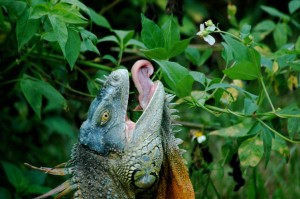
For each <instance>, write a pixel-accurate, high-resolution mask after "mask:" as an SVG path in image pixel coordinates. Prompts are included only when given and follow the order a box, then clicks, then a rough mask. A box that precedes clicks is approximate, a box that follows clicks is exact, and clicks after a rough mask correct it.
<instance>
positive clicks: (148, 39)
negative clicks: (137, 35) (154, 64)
mask: <svg viewBox="0 0 300 199" xmlns="http://www.w3.org/2000/svg"><path fill="white" fill-rule="evenodd" d="M141 16H142V31H141V37H142V40H143V42H144V44H145V46H146V47H147V48H149V49H152V48H160V47H164V37H163V33H162V31H161V29H160V27H159V26H158V25H156V24H155V23H154V22H153V21H151V20H149V19H148V18H146V17H145V16H144V15H141Z"/></svg>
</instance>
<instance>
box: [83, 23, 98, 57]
mask: <svg viewBox="0 0 300 199" xmlns="http://www.w3.org/2000/svg"><path fill="white" fill-rule="evenodd" d="M80 35H81V38H82V43H81V50H82V51H92V52H94V53H97V54H98V55H100V52H99V50H98V48H97V46H96V44H97V37H96V35H94V34H93V33H91V32H90V31H87V30H85V29H81V30H80Z"/></svg>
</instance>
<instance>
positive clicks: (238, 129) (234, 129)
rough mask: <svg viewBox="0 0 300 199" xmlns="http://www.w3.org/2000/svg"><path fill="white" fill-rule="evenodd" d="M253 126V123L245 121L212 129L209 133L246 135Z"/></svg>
mask: <svg viewBox="0 0 300 199" xmlns="http://www.w3.org/2000/svg"><path fill="white" fill-rule="evenodd" d="M251 127H252V124H250V123H244V122H243V123H239V124H236V125H233V126H230V127H227V128H222V129H218V130H215V131H211V132H210V133H209V134H208V135H217V136H222V137H244V136H246V135H247V133H248V132H249V130H250V128H251Z"/></svg>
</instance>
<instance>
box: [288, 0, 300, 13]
mask: <svg viewBox="0 0 300 199" xmlns="http://www.w3.org/2000/svg"><path fill="white" fill-rule="evenodd" d="M299 8H300V1H299V0H293V1H290V2H289V12H290V14H293V13H294V12H295V11H296V10H298V9H299Z"/></svg>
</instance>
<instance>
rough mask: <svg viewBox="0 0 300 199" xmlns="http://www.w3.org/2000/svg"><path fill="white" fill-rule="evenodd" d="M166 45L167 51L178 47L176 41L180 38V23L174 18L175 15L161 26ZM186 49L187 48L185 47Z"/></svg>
mask: <svg viewBox="0 0 300 199" xmlns="http://www.w3.org/2000/svg"><path fill="white" fill-rule="evenodd" d="M161 30H162V34H163V38H164V46H165V48H166V49H167V51H172V49H174V47H176V45H175V44H176V43H178V42H179V40H180V30H179V27H178V24H177V23H176V22H175V21H174V20H173V17H169V19H168V20H167V21H166V22H165V23H164V24H163V25H162V27H161ZM184 49H185V48H184Z"/></svg>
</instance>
